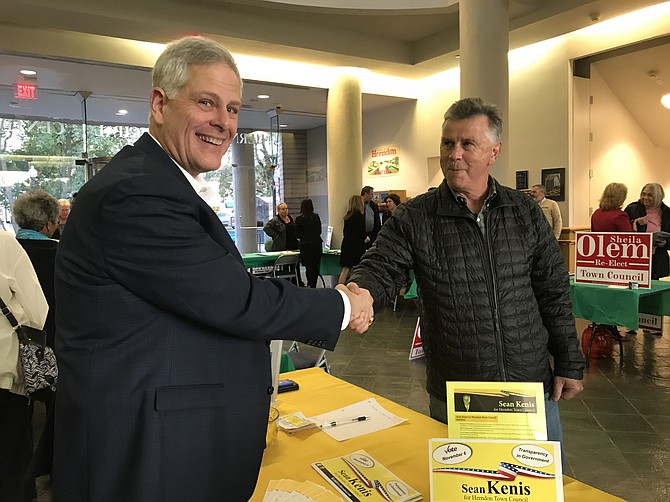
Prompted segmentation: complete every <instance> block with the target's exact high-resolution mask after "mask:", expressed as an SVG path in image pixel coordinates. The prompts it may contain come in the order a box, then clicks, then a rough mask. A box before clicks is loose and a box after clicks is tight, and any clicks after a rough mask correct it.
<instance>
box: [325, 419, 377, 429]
mask: <svg viewBox="0 0 670 502" xmlns="http://www.w3.org/2000/svg"><path fill="white" fill-rule="evenodd" d="M366 420H370V417H366V416H360V417H352V418H345V419H343V420H333V421H332V422H325V423H323V424H321V425H319V427H321V428H322V429H330V428H331V427H337V426H339V425H347V424H354V423H356V422H365V421H366Z"/></svg>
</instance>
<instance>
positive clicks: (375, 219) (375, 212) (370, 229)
mask: <svg viewBox="0 0 670 502" xmlns="http://www.w3.org/2000/svg"><path fill="white" fill-rule="evenodd" d="M374 190H375V189H374V188H372V187H371V186H364V187H363V188H362V189H361V197H363V206H364V211H363V212H364V216H365V233H366V235H367V237H368V240H366V243H365V246H366V248H367V249H369V248H370V246H372V244H373V243H374V241H375V239H376V238H377V234H378V233H379V229H380V228H381V227H382V220H381V219H380V218H379V206H378V205H377V203H376V202H375V201H373V200H372V195H373V193H374Z"/></svg>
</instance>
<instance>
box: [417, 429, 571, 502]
mask: <svg viewBox="0 0 670 502" xmlns="http://www.w3.org/2000/svg"><path fill="white" fill-rule="evenodd" d="M428 446H429V448H428V451H429V452H430V458H429V465H430V500H431V501H432V502H461V501H463V502H465V501H490V502H562V501H563V472H562V469H561V445H560V443H559V442H557V441H524V440H520V441H513V440H498V441H488V440H484V439H439V438H433V439H430V440H429V442H428Z"/></svg>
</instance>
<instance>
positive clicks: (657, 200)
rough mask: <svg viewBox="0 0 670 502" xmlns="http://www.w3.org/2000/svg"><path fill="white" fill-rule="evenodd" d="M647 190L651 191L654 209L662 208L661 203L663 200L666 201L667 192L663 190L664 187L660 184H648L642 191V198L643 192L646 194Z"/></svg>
mask: <svg viewBox="0 0 670 502" xmlns="http://www.w3.org/2000/svg"><path fill="white" fill-rule="evenodd" d="M645 188H646V189H647V190H648V191H649V193H650V194H651V198H652V199H653V200H654V207H661V203H662V202H663V199H665V190H663V187H662V186H661V185H659V184H658V183H647V184H646V185H645V186H643V187H642V190H640V196H642V192H644V189H645Z"/></svg>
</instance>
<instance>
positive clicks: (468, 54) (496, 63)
mask: <svg viewBox="0 0 670 502" xmlns="http://www.w3.org/2000/svg"><path fill="white" fill-rule="evenodd" d="M458 8H459V29H460V56H461V59H460V67H461V97H462V98H474V97H479V98H482V99H483V100H484V101H486V102H488V103H493V104H496V105H498V106H499V107H500V109H501V110H502V112H503V118H504V128H503V131H504V134H503V149H502V152H501V155H500V157H498V161H497V162H496V164H495V166H493V169H492V171H491V174H492V175H493V176H494V177H496V179H498V181H500V182H501V183H502V184H504V185H507V186H514V181H515V177H514V170H513V169H511V168H510V167H509V155H508V148H507V147H508V146H509V145H507V138H508V137H509V135H508V133H507V131H508V130H509V126H510V122H509V68H508V62H507V53H508V52H509V1H508V0H468V1H466V2H459V4H458Z"/></svg>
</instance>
